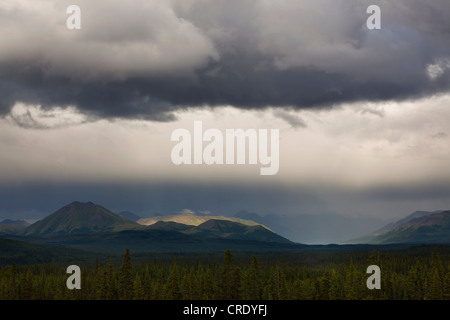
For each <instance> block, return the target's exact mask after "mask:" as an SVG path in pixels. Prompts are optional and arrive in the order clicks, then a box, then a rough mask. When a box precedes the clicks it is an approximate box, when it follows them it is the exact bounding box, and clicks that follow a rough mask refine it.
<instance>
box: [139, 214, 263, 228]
mask: <svg viewBox="0 0 450 320" xmlns="http://www.w3.org/2000/svg"><path fill="white" fill-rule="evenodd" d="M211 219H212V220H225V221H231V222H237V223H240V224H243V225H247V226H257V225H260V224H259V223H257V222H255V221H250V220H245V219H240V218H236V217H224V216H203V215H202V216H198V215H195V214H192V213H184V214H177V215H168V216H157V217H150V218H142V219H140V220H138V221H137V223H139V224H142V225H145V226H150V225H152V224H154V223H157V222H158V221H164V222H169V221H170V222H176V223H181V224H185V225H190V226H198V225H200V224H202V223H204V222H206V221H208V220H211Z"/></svg>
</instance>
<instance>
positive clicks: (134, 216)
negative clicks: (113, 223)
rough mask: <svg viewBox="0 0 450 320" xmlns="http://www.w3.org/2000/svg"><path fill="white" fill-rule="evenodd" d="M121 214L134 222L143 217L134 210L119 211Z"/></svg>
mask: <svg viewBox="0 0 450 320" xmlns="http://www.w3.org/2000/svg"><path fill="white" fill-rule="evenodd" d="M119 214H120V215H121V216H122V217H125V218H127V219H128V220H131V221H134V222H136V221H138V220H139V219H142V218H141V217H139V216H138V215H137V214H135V213H133V212H130V211H122V212H119Z"/></svg>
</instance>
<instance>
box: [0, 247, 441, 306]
mask: <svg viewBox="0 0 450 320" xmlns="http://www.w3.org/2000/svg"><path fill="white" fill-rule="evenodd" d="M372 249H373V248H372ZM372 249H371V251H368V250H362V251H357V250H354V251H347V252H341V253H338V252H336V253H333V252H331V253H330V252H325V253H316V254H305V253H303V254H299V253H296V252H292V253H284V254H280V255H278V256H274V255H268V254H262V255H260V257H259V258H258V257H256V256H255V255H254V256H251V255H250V256H249V255H243V254H239V253H238V254H237V255H235V253H233V252H232V251H231V250H227V251H225V252H224V254H223V255H222V257H220V258H219V259H192V257H191V258H189V257H182V256H181V257H177V258H173V259H171V260H169V259H156V258H155V259H153V261H151V262H142V261H136V262H134V261H133V254H132V253H131V252H130V251H129V250H128V249H127V250H126V252H125V253H124V254H123V255H122V256H121V257H120V261H115V262H114V261H112V260H111V259H109V260H108V261H102V262H99V261H98V260H97V261H95V263H92V264H91V265H85V266H81V289H80V290H69V289H68V288H67V287H66V280H67V278H68V276H69V274H67V273H66V268H67V266H63V265H61V264H56V263H52V264H33V265H16V264H14V263H12V264H10V265H4V266H1V267H0V298H1V299H3V300H22V299H23V300H184V299H186V300H222V299H224V300H237V299H239V300H247V299H250V300H260V299H262V300H367V299H369V300H373V299H378V300H443V299H445V300H447V299H450V259H449V258H450V252H449V251H448V248H446V247H438V248H436V247H435V248H433V247H418V248H410V249H404V250H392V251H388V250H380V249H378V248H376V249H373V250H372ZM373 264H375V265H378V266H379V267H380V269H381V289H380V290H376V289H375V290H369V289H368V288H367V286H366V280H367V278H368V277H369V276H370V275H369V274H366V269H367V267H368V266H369V265H373Z"/></svg>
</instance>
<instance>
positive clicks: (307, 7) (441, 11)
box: [0, 0, 450, 121]
mask: <svg viewBox="0 0 450 320" xmlns="http://www.w3.org/2000/svg"><path fill="white" fill-rule="evenodd" d="M350 2H351V3H349V1H279V2H274V3H272V4H270V3H269V4H268V3H262V2H255V1H242V2H241V1H239V2H228V1H221V0H220V1H219V0H218V1H214V2H210V1H207V2H205V1H202V0H198V1H179V2H177V1H175V2H174V5H173V7H170V5H169V4H166V3H164V5H161V4H157V5H156V4H154V6H157V10H156V9H155V7H152V8H151V9H152V11H155V10H156V11H158V12H160V14H161V15H164V17H165V19H159V20H158V19H157V17H156V16H155V18H154V19H153V20H152V19H148V20H152V21H154V22H152V23H153V24H149V23H150V22H148V21H147V20H146V18H148V17H147V16H145V14H139V15H138V14H136V13H137V12H140V11H143V12H144V13H145V12H147V11H146V10H147V8H146V7H142V8H141V7H140V5H139V3H138V2H136V6H134V7H133V6H128V7H127V9H126V10H125V13H124V14H123V15H122V16H123V17H122V18H123V21H121V22H120V24H119V23H116V24H114V25H112V26H110V25H102V23H108V22H111V21H110V19H109V18H110V16H108V12H109V11H108V10H117V11H118V12H119V11H120V10H122V9H123V8H122V7H123V5H121V4H120V2H114V3H115V4H116V6H115V7H113V8H111V7H112V6H108V5H107V2H105V3H104V10H103V14H104V15H105V16H104V17H103V18H104V19H103V20H100V19H98V21H96V23H97V25H95V26H96V28H94V27H92V28H90V24H89V21H90V20H88V21H87V22H86V23H85V24H83V26H84V27H83V29H82V32H83V33H80V36H79V37H78V38H76V37H75V38H74V39H73V38H70V40H67V39H65V38H63V39H62V40H61V39H59V38H58V35H54V38H52V39H53V40H52V41H53V42H52V45H53V46H52V47H46V46H44V45H42V44H37V43H36V44H35V43H34V42H33V41H34V40H33V39H30V38H29V37H28V36H27V37H25V36H23V37H20V31H23V32H24V34H26V32H25V31H27V29H26V28H27V24H25V25H24V26H23V27H20V23H21V19H25V17H28V16H25V15H24V16H22V15H21V13H20V11H17V10H16V11H14V14H15V15H16V16H15V18H16V20H14V21H13V22H11V21H10V22H9V24H8V23H7V22H3V23H0V32H3V33H4V32H5V31H6V30H5V28H6V27H10V26H11V24H12V23H14V25H15V24H17V25H18V26H16V28H17V30H18V33H19V37H18V39H17V41H18V42H20V41H22V42H23V45H17V44H16V42H7V43H6V48H7V49H8V50H6V53H5V54H4V55H1V54H0V113H1V114H2V115H5V114H7V113H8V112H9V111H10V109H11V108H12V106H13V105H14V103H16V102H24V103H29V104H40V105H42V107H43V108H52V107H55V106H60V107H65V106H75V107H77V108H78V109H79V110H80V111H82V112H83V113H85V114H87V115H89V116H91V117H93V118H144V119H153V120H158V121H170V120H173V119H174V116H173V114H172V112H173V111H176V110H179V109H183V108H189V107H203V106H217V105H233V106H235V107H239V108H249V109H259V108H265V107H268V106H281V107H293V108H321V107H330V106H333V105H336V104H339V103H345V102H354V101H365V100H370V101H383V100H403V99H410V98H417V97H421V96H425V95H431V94H434V93H438V92H443V91H448V90H449V88H450V72H449V69H450V63H449V61H450V60H448V59H449V57H450V43H449V41H448V39H449V36H450V22H449V21H450V9H449V7H450V6H448V2H447V1H444V0H442V1H440V0H435V1H432V2H427V1H425V0H413V1H406V0H404V1H396V2H395V3H391V2H388V1H379V5H380V6H381V8H382V30H375V31H369V30H367V28H366V27H365V21H366V19H367V17H368V15H367V14H366V12H365V9H366V8H367V6H368V5H369V4H371V3H370V2H369V1H356V0H353V1H350ZM150 3H152V4H153V2H150ZM155 3H156V2H155ZM81 6H82V9H83V12H86V15H87V16H88V17H89V16H90V15H91V16H93V15H94V13H93V12H95V10H100V9H101V8H102V7H101V6H100V5H96V6H95V7H90V6H89V3H88V2H83V1H82V3H81ZM141 6H142V4H141ZM130 8H131V9H130ZM133 8H134V9H133ZM149 12H150V11H149ZM111 13H114V11H111ZM141 20H142V21H141ZM140 22H142V23H143V25H142V27H140V25H139V23H140ZM144 22H145V23H144ZM28 25H29V23H28ZM22 29H23V30H22ZM175 29H176V30H178V31H176V32H175V31H173V32H174V33H177V34H181V35H182V36H181V37H178V36H174V35H171V34H169V36H167V35H166V33H170V32H171V30H175ZM180 30H181V31H180ZM163 31H164V32H165V33H164V32H163ZM45 32H51V31H48V30H46V29H45V30H43V31H42V33H41V34H40V36H42V37H44V36H46V33H45ZM80 32H81V31H80ZM38 33H39V32H38ZM160 33H161V34H164V35H165V36H159V34H160ZM0 34H1V33H0ZM170 37H172V38H173V39H174V40H173V41H171V42H167V40H165V39H166V38H169V39H171V38H170ZM131 38H132V41H131V40H130V42H127V39H131ZM185 38H187V39H189V41H187V42H186V43H185V44H181V45H180V43H181V42H182V39H185ZM0 39H1V37H0ZM59 40H60V42H61V43H59V42H58V41H59ZM67 41H69V42H67ZM150 42H151V43H152V45H154V47H152V48H151V50H150V49H149V51H148V52H146V51H145V50H146V49H147V48H146V44H147V43H150ZM68 43H69V44H70V45H72V46H74V45H75V46H76V45H77V44H80V45H81V48H82V49H79V51H75V53H71V49H70V48H69V49H65V46H68ZM92 43H94V44H97V45H98V46H99V48H100V49H99V51H98V52H97V51H96V50H94V49H93V47H92V46H91V45H92ZM105 43H106V45H105ZM136 43H137V44H138V45H139V46H138V47H137V48H138V49H135V48H134V47H132V46H135V45H136ZM102 45H105V47H102ZM117 45H120V47H117ZM128 46H130V49H129V50H128ZM131 47H132V48H131ZM94 48H97V47H94ZM117 48H120V49H117ZM139 48H141V49H142V50H144V51H145V52H144V53H145V54H143V56H140V55H139V53H137V54H136V52H139ZM183 48H184V50H183ZM117 50H119V54H117V53H115V52H116V51H117ZM120 50H122V51H120ZM72 51H73V50H72ZM154 51H157V52H159V51H160V52H161V54H160V55H158V56H155V57H150V56H148V57H147V55H149V54H150V53H151V52H154ZM19 53H20V54H19ZM115 54H116V55H115ZM102 55H103V57H104V59H102V58H98V56H102ZM171 55H174V56H171ZM65 56H68V57H67V58H64V57H65ZM146 57H147V58H146ZM103 60H105V61H106V62H103ZM92 61H94V62H92ZM108 67H110V68H111V71H110V72H109V69H108ZM427 70H428V71H429V70H431V71H432V72H431V73H430V72H428V71H427Z"/></svg>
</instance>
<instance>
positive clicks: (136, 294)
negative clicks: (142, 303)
mask: <svg viewBox="0 0 450 320" xmlns="http://www.w3.org/2000/svg"><path fill="white" fill-rule="evenodd" d="M144 298H145V293H144V288H143V286H142V282H141V278H140V277H139V273H136V277H135V278H134V282H133V300H144Z"/></svg>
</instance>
